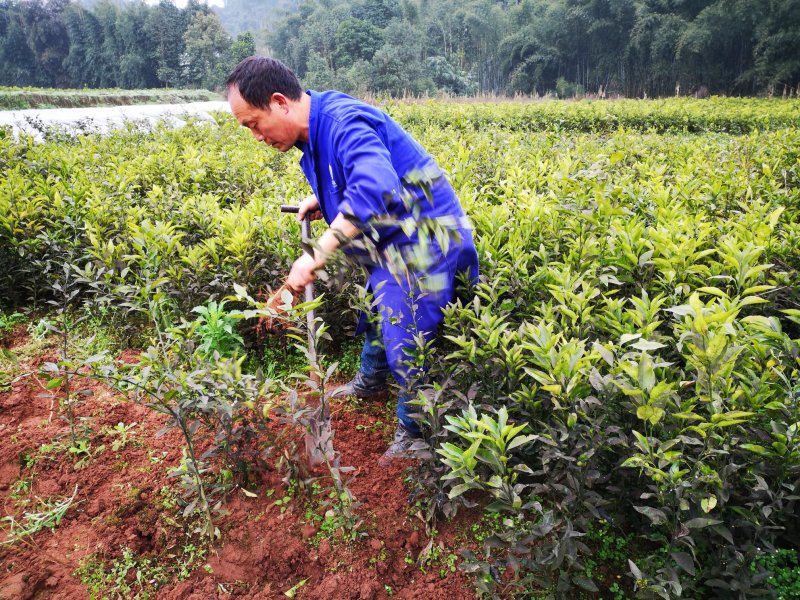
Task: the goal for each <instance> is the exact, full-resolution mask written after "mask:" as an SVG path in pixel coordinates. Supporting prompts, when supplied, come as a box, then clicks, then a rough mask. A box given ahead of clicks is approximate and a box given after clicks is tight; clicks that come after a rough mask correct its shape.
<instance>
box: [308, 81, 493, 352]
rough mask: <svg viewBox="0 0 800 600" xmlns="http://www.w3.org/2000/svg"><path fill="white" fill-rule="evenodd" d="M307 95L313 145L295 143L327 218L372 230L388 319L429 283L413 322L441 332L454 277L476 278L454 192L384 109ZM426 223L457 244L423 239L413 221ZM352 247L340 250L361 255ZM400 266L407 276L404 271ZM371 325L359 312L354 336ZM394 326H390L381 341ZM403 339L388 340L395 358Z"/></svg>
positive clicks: (372, 282) (373, 274) (374, 276)
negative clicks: (351, 221)
mask: <svg viewBox="0 0 800 600" xmlns="http://www.w3.org/2000/svg"><path fill="white" fill-rule="evenodd" d="M307 93H308V94H309V95H310V96H311V112H310V116H309V126H308V142H298V143H297V144H296V146H297V147H298V148H299V149H300V150H301V151H302V152H303V156H302V158H301V159H300V167H301V168H302V169H303V173H304V174H305V176H306V179H308V182H309V184H310V185H311V189H312V190H313V191H314V194H315V195H316V197H317V199H318V200H319V204H320V209H321V211H322V215H323V217H324V219H325V221H326V222H327V223H328V224H330V223H332V222H333V220H334V219H335V218H336V216H337V215H338V214H339V213H342V214H344V215H346V216H348V217H350V218H352V219H354V220H355V223H356V225H357V226H358V227H359V229H361V231H362V232H363V233H362V236H361V238H362V240H363V238H364V237H366V236H369V238H370V240H371V242H372V243H373V244H374V245H375V249H376V250H377V254H378V255H379V256H380V259H379V260H378V261H377V262H376V263H372V264H369V263H367V265H366V266H367V267H368V271H369V280H368V284H367V286H368V288H369V289H371V290H373V291H376V290H378V289H380V290H381V292H380V295H381V312H382V313H383V312H385V313H386V314H385V315H383V316H384V317H385V318H387V319H388V316H389V315H390V314H391V315H394V316H398V315H404V316H402V317H401V321H402V322H403V323H405V322H406V321H407V320H408V319H409V318H410V315H409V311H408V309H407V307H406V306H405V305H406V304H407V303H408V298H409V293H410V292H411V293H414V294H416V293H418V292H419V291H420V290H419V289H418V284H419V282H421V281H422V282H427V284H429V287H430V289H426V290H424V291H425V292H426V293H425V296H424V300H423V301H422V302H420V303H419V310H418V316H417V321H418V322H417V325H418V326H419V327H420V328H421V330H422V331H426V332H433V331H435V330H436V328H437V327H438V324H439V323H440V322H441V318H442V312H441V308H442V307H443V306H445V305H446V304H447V303H448V302H449V301H450V300H451V299H452V298H453V294H454V290H455V284H456V274H457V273H460V272H469V273H470V274H471V279H472V280H473V281H475V280H476V279H477V276H478V256H477V253H476V252H475V247H474V245H473V242H472V232H471V230H470V227H469V224H468V222H467V219H466V217H465V215H464V211H463V209H462V207H461V203H460V202H459V201H458V197H457V196H456V194H455V192H454V191H453V188H452V186H451V185H450V183H449V182H448V181H447V178H446V177H445V176H444V173H443V172H442V170H441V169H440V168H439V166H438V165H437V164H436V162H435V161H434V160H433V158H431V156H430V155H429V154H428V153H427V152H426V151H425V150H424V149H423V148H422V146H420V145H419V144H418V143H417V142H416V140H414V138H412V137H411V136H410V135H409V134H408V133H406V131H405V130H403V128H402V127H400V125H398V124H397V123H396V122H395V121H394V120H393V119H392V118H391V117H389V116H388V115H387V114H386V113H384V112H382V111H380V110H378V109H377V108H374V107H372V106H369V105H368V104H365V103H363V102H360V101H358V100H356V99H354V98H351V97H350V96H347V95H346V94H342V93H340V92H322V93H317V92H314V91H311V90H309V91H308V92H307ZM421 181H423V182H425V183H420V182H421ZM428 220H430V221H428ZM426 221H427V222H429V223H430V222H434V223H436V224H437V225H441V226H443V227H444V228H445V229H446V230H448V231H449V232H450V234H451V235H452V239H453V241H454V243H452V244H450V243H448V244H447V247H446V248H445V247H442V244H441V243H440V240H437V239H434V238H433V237H432V238H430V239H428V237H427V236H425V237H424V238H423V237H422V236H419V230H418V228H417V225H419V224H420V223H423V222H426ZM404 222H405V224H406V225H407V226H403V223H404ZM365 243H367V242H365ZM353 246H357V245H348V246H346V247H345V248H344V251H345V252H348V253H351V254H353V253H355V254H358V253H360V252H359V250H358V249H357V248H355V249H354V248H353ZM362 252H363V246H362ZM398 263H399V268H398ZM402 270H405V274H406V277H402V276H398V271H402ZM434 288H435V289H434ZM365 324H366V321H365V319H364V315H362V319H361V321H360V323H359V326H358V328H357V333H358V332H360V331H363V329H364V327H365ZM388 331H389V328H388V327H384V337H386V336H387V335H388V336H390V335H391V333H387V332H388ZM398 335H399V334H398ZM406 337H407V334H406ZM403 338H404V336H399V337H398V340H390V339H385V340H384V342H385V344H386V348H387V352H389V353H390V355H391V353H392V352H397V351H399V350H397V348H400V347H402V346H403V344H406V341H405V340H404V339H403ZM398 360H399V359H398Z"/></svg>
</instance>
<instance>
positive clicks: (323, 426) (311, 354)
mask: <svg viewBox="0 0 800 600" xmlns="http://www.w3.org/2000/svg"><path fill="white" fill-rule="evenodd" d="M299 210H300V209H299V208H298V207H297V206H291V205H287V204H282V205H281V212H282V213H294V214H297V213H298V212H299ZM300 233H301V237H302V242H303V250H304V251H305V252H306V253H308V254H312V253H313V249H311V247H310V245H309V243H310V242H309V240H310V239H311V218H310V217H309V216H308V214H306V216H305V217H304V218H303V220H302V221H301V223H300ZM313 300H314V283H313V282H311V283H309V284H307V285H306V289H305V298H304V301H305V302H312V301H313ZM306 321H307V324H308V359H309V361H310V362H311V373H312V374H311V380H312V381H315V382H316V383H317V385H320V380H319V373H320V369H319V363H318V362H317V346H316V343H315V341H314V310H313V309H311V310H310V311H308V313H307V314H306ZM306 454H307V455H308V460H309V462H310V463H311V464H312V465H320V464H322V463H324V462H328V461H332V460H333V457H334V454H333V431H331V412H330V408H329V406H328V400H327V398H326V397H325V394H324V390H323V391H322V393H320V400H319V406H318V407H317V408H315V409H314V410H313V412H312V413H311V418H310V421H309V424H308V431H306Z"/></svg>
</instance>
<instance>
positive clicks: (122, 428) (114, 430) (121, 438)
mask: <svg viewBox="0 0 800 600" xmlns="http://www.w3.org/2000/svg"><path fill="white" fill-rule="evenodd" d="M135 427H136V423H131V424H130V425H125V423H123V422H122V421H120V422H119V423H117V424H116V425H114V427H106V428H105V429H104V430H103V431H102V433H104V434H105V435H107V436H109V437H112V438H113V439H114V441H113V442H111V449H112V450H113V451H114V452H119V451H120V450H122V449H123V448H125V446H127V445H128V444H129V443H130V441H131V437H132V435H131V431H132V430H133V429H134V428H135Z"/></svg>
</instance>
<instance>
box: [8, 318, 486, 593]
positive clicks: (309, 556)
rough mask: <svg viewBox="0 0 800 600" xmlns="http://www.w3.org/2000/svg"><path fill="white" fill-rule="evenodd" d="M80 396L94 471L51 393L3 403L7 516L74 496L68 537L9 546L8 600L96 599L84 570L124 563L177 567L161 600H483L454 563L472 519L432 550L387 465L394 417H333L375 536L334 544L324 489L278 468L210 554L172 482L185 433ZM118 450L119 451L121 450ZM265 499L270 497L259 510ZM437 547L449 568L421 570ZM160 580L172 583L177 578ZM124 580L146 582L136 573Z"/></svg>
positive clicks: (360, 411) (19, 392)
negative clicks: (296, 481) (305, 486)
mask: <svg viewBox="0 0 800 600" xmlns="http://www.w3.org/2000/svg"><path fill="white" fill-rule="evenodd" d="M25 342H26V336H25V335H24V333H21V334H19V335H14V336H12V337H11V338H10V342H9V344H10V348H11V349H12V351H13V349H14V347H15V346H21V345H22V344H24V343H25ZM120 358H122V359H123V360H125V361H127V362H130V361H133V360H135V353H132V352H131V351H126V352H125V353H123V355H122V356H121V357H120ZM45 359H47V360H51V359H52V357H46V356H37V357H35V358H32V359H31V360H30V361H29V362H30V364H26V365H23V368H22V370H28V371H35V370H36V366H37V365H38V364H39V363H41V362H42V361H43V360H45ZM74 384H75V385H76V386H77V388H78V389H79V390H81V391H83V392H84V393H85V394H87V396H86V402H85V403H84V404H83V405H82V406H81V407H80V408H79V410H78V412H79V415H80V416H81V417H84V418H87V420H86V421H85V422H86V423H88V424H89V426H90V427H91V431H92V433H91V435H90V436H89V439H90V447H89V452H90V455H89V456H88V457H86V460H85V461H82V462H81V461H79V460H78V458H79V457H77V456H73V455H72V454H70V453H69V451H68V447H69V445H70V442H69V428H68V426H67V424H66V423H65V422H63V421H62V420H60V419H59V418H58V405H57V402H56V403H55V404H54V400H53V397H52V394H51V393H49V392H47V390H46V389H44V386H43V384H42V382H37V380H36V378H35V377H34V376H30V377H26V378H23V379H20V380H19V381H16V382H14V383H13V384H12V385H11V386H10V389H8V390H7V391H4V392H0V505H2V510H3V516H6V515H14V516H16V517H17V518H20V517H21V516H22V513H23V512H24V511H25V510H35V509H36V506H40V504H39V501H46V500H48V499H50V500H52V499H63V498H69V497H70V496H72V495H73V493H74V500H73V502H72V505H71V506H70V508H69V509H68V511H67V512H66V514H65V516H64V518H63V520H62V521H61V523H60V524H59V525H58V527H56V528H55V529H52V530H49V529H48V530H43V531H41V532H39V533H37V534H35V535H33V536H30V537H26V538H24V539H21V540H19V541H17V542H16V543H14V544H6V545H0V562H1V563H2V564H3V566H4V568H3V569H2V571H0V599H5V598H9V599H10V598H15V599H16V598H22V599H26V598H53V599H61V598H63V599H70V600H72V599H77V598H88V597H89V590H88V589H87V587H86V585H85V584H84V583H82V582H81V579H80V577H79V575H78V570H79V569H81V567H83V569H82V570H83V573H84V578H86V573H87V572H89V571H88V570H87V565H98V564H100V565H101V568H100V573H102V572H103V568H102V565H106V571H105V572H106V573H108V572H109V569H110V568H111V567H109V565H112V564H114V562H115V561H116V564H117V565H120V564H123V563H124V561H122V557H123V553H124V552H127V554H126V556H127V557H128V558H130V557H138V559H140V560H142V561H146V560H149V561H150V562H149V563H148V564H151V565H153V567H152V568H153V569H157V568H161V567H173V568H170V569H167V573H168V578H167V579H166V580H162V581H163V583H164V584H163V585H162V586H161V587H160V589H159V590H158V592H157V593H156V595H155V597H157V598H164V599H170V600H171V599H175V600H177V599H187V598H189V599H190V598H196V599H201V598H202V599H204V600H205V599H208V598H227V597H242V598H278V597H286V596H284V593H285V592H287V591H288V590H290V589H292V588H294V589H295V590H296V597H297V598H319V599H323V598H325V599H328V598H337V599H338V598H354V599H356V598H358V599H374V598H388V597H389V596H390V594H391V595H392V597H397V598H420V597H425V598H430V599H434V600H435V599H438V598H442V599H444V598H447V599H448V600H449V599H452V598H468V597H473V596H474V593H473V591H472V586H471V584H470V582H469V580H468V578H467V577H466V576H465V575H464V574H462V573H461V572H459V571H456V572H451V569H450V567H451V566H452V562H453V561H452V560H450V562H449V564H445V557H449V556H450V554H451V553H453V552H455V551H456V550H457V548H458V546H459V544H460V543H462V542H463V539H461V537H460V536H461V533H460V532H461V531H463V530H464V528H465V526H466V525H465V524H466V523H469V520H470V515H466V516H462V517H461V518H460V520H457V521H456V522H454V523H445V524H442V525H441V526H440V531H439V532H438V534H437V535H436V537H435V539H434V540H433V542H432V546H431V545H430V544H431V540H430V539H429V538H428V536H427V535H426V534H425V528H424V524H423V523H422V522H421V520H419V519H418V518H417V517H416V516H415V515H414V509H413V507H412V506H411V505H410V504H409V492H408V489H407V488H406V486H405V484H404V478H405V477H407V476H408V473H410V472H411V470H410V469H408V467H409V466H410V465H411V461H398V462H397V464H392V465H391V466H390V467H387V468H382V467H379V466H378V459H379V458H380V456H381V454H382V453H383V451H384V450H385V448H386V446H387V443H388V440H389V438H390V436H391V432H392V425H391V424H392V417H391V415H390V411H387V410H386V408H385V407H382V406H379V405H353V404H349V403H339V404H336V405H334V406H333V410H332V413H333V414H332V417H333V421H332V422H333V428H334V430H335V438H334V446H335V447H336V449H337V450H338V451H339V452H340V453H341V464H343V465H352V466H354V467H355V470H354V471H353V472H352V473H349V474H348V477H350V480H349V483H348V486H349V489H350V490H351V492H352V493H353V495H354V496H355V499H356V502H357V503H358V505H357V508H356V510H357V514H358V516H359V517H360V518H361V519H362V520H363V523H362V525H361V527H360V528H359V530H358V531H359V533H358V534H357V535H356V536H354V539H351V538H352V537H353V536H350V535H349V532H346V531H343V530H342V529H338V528H337V529H334V530H333V531H331V530H330V529H331V528H330V526H329V525H330V523H331V521H330V520H327V521H326V520H325V518H324V512H325V508H326V507H325V504H324V502H325V498H326V493H327V487H328V486H327V484H326V480H325V479H324V478H322V479H320V480H319V482H318V485H317V486H316V487H315V488H313V493H308V494H306V493H304V492H303V491H301V490H299V489H297V488H296V487H295V488H294V489H289V488H287V482H286V477H285V474H283V473H281V472H279V471H277V470H275V469H272V470H268V471H266V472H265V473H263V474H261V475H260V479H259V481H257V482H256V484H257V485H252V486H250V489H249V490H248V492H249V493H248V494H245V493H244V492H243V491H241V490H236V491H235V492H233V493H231V494H230V495H229V496H228V498H227V502H226V505H225V511H226V513H227V514H226V515H224V516H220V517H217V520H216V521H215V524H216V525H217V526H218V527H219V529H220V530H221V532H222V536H221V539H220V540H219V541H218V542H216V543H215V544H214V545H213V547H212V548H211V549H210V550H208V551H207V552H206V553H205V554H201V553H199V552H200V551H199V550H197V549H199V548H200V547H202V546H203V542H202V541H201V540H199V539H198V536H197V535H196V534H192V532H191V527H189V529H188V530H187V529H186V528H187V525H186V524H185V523H183V522H182V521H181V519H180V518H179V512H180V508H179V506H178V505H177V504H176V494H177V492H178V491H179V490H178V488H177V486H176V481H175V479H174V478H170V477H169V476H168V469H169V468H170V467H176V466H177V465H178V464H179V462H180V459H181V450H180V448H181V438H180V435H179V434H178V432H177V431H174V430H173V431H168V432H167V433H166V434H165V435H163V436H161V437H159V438H156V437H155V433H156V432H157V431H159V430H160V429H162V428H163V426H164V424H165V417H164V416H163V415H160V414H158V413H155V412H154V411H152V410H150V409H148V408H146V407H144V406H141V405H138V404H135V403H132V402H130V401H128V400H127V399H125V398H123V397H121V396H119V395H117V394H115V393H114V392H113V391H111V390H110V389H108V388H107V387H106V386H104V385H103V384H101V383H98V382H95V381H92V380H89V379H76V380H75V382H74ZM119 423H122V424H123V425H124V426H131V427H130V428H129V430H128V434H127V435H128V438H127V441H126V442H125V443H124V444H121V442H120V440H121V437H122V436H121V434H119V433H118V432H117V433H115V428H117V431H118V430H119V426H118V424H119ZM115 443H116V444H117V450H114V449H112V447H113V446H114V444H115ZM253 493H254V494H256V497H250V495H251V494H253ZM284 499H285V500H284ZM472 520H474V516H473V517H472ZM0 541H1V540H0ZM426 546H427V547H429V549H430V548H431V547H432V548H433V549H434V550H435V551H436V552H434V553H432V555H433V554H435V555H437V556H439V559H437V562H434V563H432V564H429V565H427V566H426V565H423V566H422V567H421V566H420V565H419V564H418V563H417V558H418V557H419V554H420V552H421V551H422V550H423V549H424V548H426ZM187 548H189V549H190V550H192V552H195V554H194V556H195V557H197V556H201V557H202V560H197V559H196V558H195V559H194V563H193V564H192V565H191V567H192V569H193V570H189V569H188V566H187V569H186V572H184V573H180V569H179V568H174V567H175V565H177V564H178V563H180V561H182V560H183V561H188V560H189V559H187V558H186V557H187ZM125 549H127V550H125ZM451 558H452V557H451ZM120 561H122V562H120ZM137 564H141V563H137ZM155 565H158V567H156V566H155ZM187 565H188V563H187ZM128 566H130V564H129V565H128ZM120 569H121V567H120ZM154 572H160V573H162V576H163V569H162V571H154ZM114 573H115V574H119V573H123V575H124V582H126V583H127V584H131V585H133V584H134V583H135V581H134V579H135V576H136V569H135V568H130V569H128V571H124V570H118V571H114Z"/></svg>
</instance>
